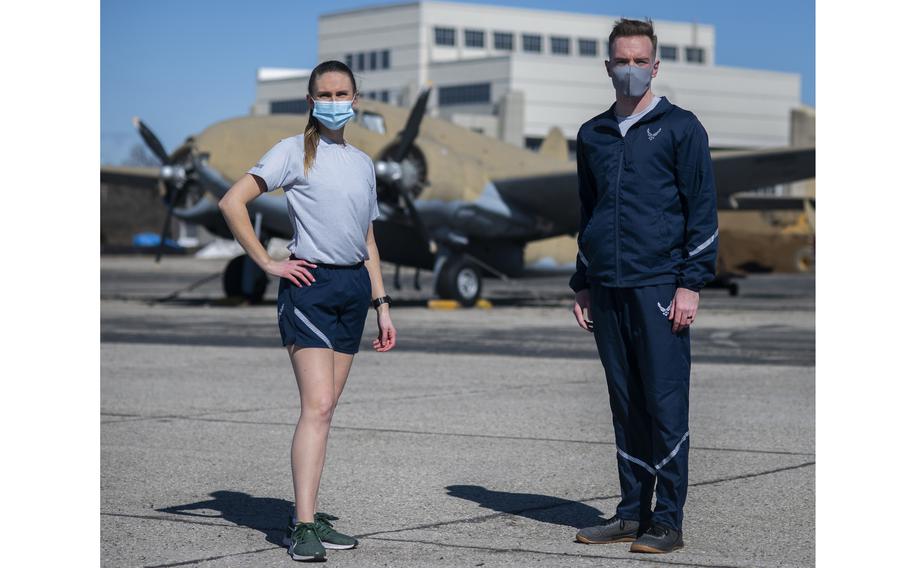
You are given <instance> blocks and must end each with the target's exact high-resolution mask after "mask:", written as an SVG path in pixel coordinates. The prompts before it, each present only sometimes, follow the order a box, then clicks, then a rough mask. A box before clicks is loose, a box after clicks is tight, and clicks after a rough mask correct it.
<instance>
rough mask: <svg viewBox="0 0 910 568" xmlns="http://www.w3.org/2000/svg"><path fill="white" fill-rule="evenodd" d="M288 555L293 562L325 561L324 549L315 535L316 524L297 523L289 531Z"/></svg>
mask: <svg viewBox="0 0 910 568" xmlns="http://www.w3.org/2000/svg"><path fill="white" fill-rule="evenodd" d="M290 541H291V542H290V544H289V545H288V554H290V555H291V558H293V559H294V560H316V561H322V560H325V547H324V546H322V543H321V542H319V536H318V535H317V534H316V523H297V526H295V527H294V530H293V531H291V538H290Z"/></svg>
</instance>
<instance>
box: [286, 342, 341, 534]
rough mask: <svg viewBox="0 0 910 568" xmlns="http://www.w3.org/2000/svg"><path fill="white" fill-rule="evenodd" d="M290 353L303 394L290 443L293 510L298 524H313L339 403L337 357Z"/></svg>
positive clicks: (312, 350) (323, 353) (311, 352)
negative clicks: (337, 393)
mask: <svg viewBox="0 0 910 568" xmlns="http://www.w3.org/2000/svg"><path fill="white" fill-rule="evenodd" d="M288 354H289V355H290V357H291V365H292V366H293V367H294V375H295V377H296V378H297V388H298V390H299V391H300V418H299V419H298V420H297V428H296V429H295V430H294V439H293V441H292V442H291V475H292V477H293V479H294V507H295V514H296V516H297V520H298V521H299V522H304V523H311V522H313V517H314V515H315V513H316V494H317V493H318V491H319V480H320V478H321V477H322V468H323V466H324V465H325V449H326V443H327V441H328V437H329V425H330V424H331V422H332V413H333V412H334V410H335V402H336V400H337V395H336V389H335V376H334V373H335V371H334V367H335V358H334V351H332V350H331V349H316V348H306V349H301V348H298V347H295V346H289V347H288Z"/></svg>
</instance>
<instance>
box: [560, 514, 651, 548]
mask: <svg viewBox="0 0 910 568" xmlns="http://www.w3.org/2000/svg"><path fill="white" fill-rule="evenodd" d="M636 536H638V521H630V520H628V519H620V518H619V517H617V516H616V515H614V516H612V517H610V519H609V520H608V521H607V522H606V524H603V525H597V526H596V527H588V528H585V529H581V530H580V531H578V534H576V535H575V540H577V541H578V542H583V543H585V544H610V543H611V542H632V541H633V540H635V537H636Z"/></svg>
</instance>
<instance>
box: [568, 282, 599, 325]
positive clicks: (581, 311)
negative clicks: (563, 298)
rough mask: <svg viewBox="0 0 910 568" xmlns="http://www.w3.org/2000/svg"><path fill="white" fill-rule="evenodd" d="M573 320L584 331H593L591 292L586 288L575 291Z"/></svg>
mask: <svg viewBox="0 0 910 568" xmlns="http://www.w3.org/2000/svg"><path fill="white" fill-rule="evenodd" d="M572 312H573V313H574V314H575V321H577V322H578V326H579V327H580V328H581V329H583V330H585V331H594V322H593V321H591V320H590V319H588V318H590V317H591V293H590V292H589V291H588V289H587V288H585V289H584V290H579V291H578V292H576V293H575V306H574V307H573V308H572Z"/></svg>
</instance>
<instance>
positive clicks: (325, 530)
mask: <svg viewBox="0 0 910 568" xmlns="http://www.w3.org/2000/svg"><path fill="white" fill-rule="evenodd" d="M337 520H338V517H333V516H332V515H327V514H325V513H316V522H315V523H313V524H314V525H316V534H317V535H319V540H321V541H322V545H323V546H325V547H326V548H329V549H332V550H348V549H350V548H354V547H355V546H357V539H356V538H354V537H352V536H348V535H346V534H341V533H340V532H338V531H336V530H335V529H334V528H333V527H332V523H331V522H330V521H337Z"/></svg>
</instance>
